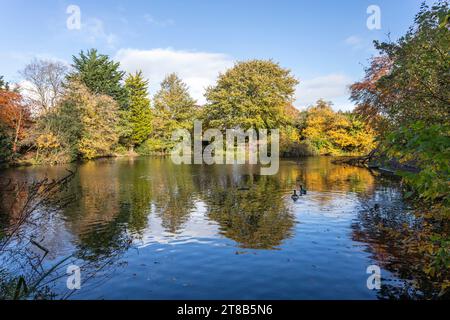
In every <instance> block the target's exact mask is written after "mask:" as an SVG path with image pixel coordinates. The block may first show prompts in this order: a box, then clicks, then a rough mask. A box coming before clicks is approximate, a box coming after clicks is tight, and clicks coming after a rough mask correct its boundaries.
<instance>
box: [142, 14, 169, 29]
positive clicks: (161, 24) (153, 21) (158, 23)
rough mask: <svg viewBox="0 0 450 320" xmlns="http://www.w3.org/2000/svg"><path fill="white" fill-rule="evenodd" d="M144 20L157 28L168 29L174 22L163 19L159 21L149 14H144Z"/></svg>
mask: <svg viewBox="0 0 450 320" xmlns="http://www.w3.org/2000/svg"><path fill="white" fill-rule="evenodd" d="M144 20H145V21H146V22H147V23H149V24H152V25H155V26H158V27H169V26H172V25H174V24H175V21H174V20H173V19H164V20H159V19H156V18H154V17H153V16H152V15H151V14H148V13H146V14H145V15H144Z"/></svg>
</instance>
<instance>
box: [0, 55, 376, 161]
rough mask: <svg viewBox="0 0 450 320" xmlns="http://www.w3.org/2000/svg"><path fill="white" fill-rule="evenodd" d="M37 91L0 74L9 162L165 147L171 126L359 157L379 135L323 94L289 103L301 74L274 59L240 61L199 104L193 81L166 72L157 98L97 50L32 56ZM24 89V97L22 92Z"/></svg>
mask: <svg viewBox="0 0 450 320" xmlns="http://www.w3.org/2000/svg"><path fill="white" fill-rule="evenodd" d="M22 75H23V76H24V78H25V80H27V81H28V82H29V83H30V84H31V89H29V88H27V90H26V91H25V90H22V91H24V92H23V93H26V94H21V88H19V87H17V86H15V90H12V89H11V87H12V86H9V85H8V84H7V83H5V82H4V81H3V80H2V84H1V85H2V87H1V90H0V97H1V99H2V100H1V105H2V112H1V114H0V115H1V117H0V121H1V130H2V131H1V135H0V143H1V148H2V150H4V152H2V161H3V162H6V161H27V162H31V163H63V162H69V161H73V160H77V159H94V158H98V157H105V156H113V155H120V154H130V153H136V152H137V153H138V154H166V153H168V152H169V151H170V149H171V148H172V146H173V143H172V141H171V135H172V132H173V131H174V130H175V129H178V128H183V129H188V130H192V129H193V124H194V120H202V121H204V123H205V128H207V127H209V128H219V129H223V130H225V129H227V128H242V129H249V128H256V129H260V128H266V129H280V130H281V137H282V141H281V146H282V149H281V151H282V152H283V153H284V155H286V156H298V155H315V154H333V155H339V154H360V153H364V152H367V151H369V150H370V148H371V147H373V140H374V135H373V132H372V130H371V129H370V127H369V126H367V125H365V124H364V123H363V122H362V121H360V120H359V119H358V117H357V116H356V115H355V114H352V113H341V112H339V113H336V112H334V111H333V110H332V108H331V105H330V104H329V103H326V102H324V101H319V102H318V103H317V106H312V107H310V108H309V109H308V110H306V111H304V112H299V111H298V110H297V109H295V108H294V107H293V106H292V102H293V96H294V92H295V86H296V85H297V84H298V81H297V80H296V79H295V78H294V77H293V76H292V75H291V73H290V71H289V70H286V69H284V68H282V67H280V66H279V65H278V64H277V63H274V62H273V61H264V60H252V61H245V62H239V63H236V65H235V66H234V67H233V68H231V69H230V70H228V71H226V72H225V73H224V74H221V75H219V77H218V81H217V84H216V85H215V86H212V87H210V88H207V90H206V93H205V96H206V98H207V104H206V105H204V106H199V105H197V102H196V101H195V100H194V99H193V98H192V97H191V96H190V95H189V91H188V87H187V85H186V84H185V83H184V82H183V81H182V80H181V79H180V78H179V77H178V76H177V75H176V74H169V75H168V76H167V77H166V78H165V79H164V80H163V81H162V83H161V86H160V89H159V90H158V91H157V93H156V94H155V95H154V97H153V99H151V98H149V95H148V90H149V88H148V81H147V80H146V79H144V77H143V75H142V72H140V71H138V72H136V73H135V74H129V75H126V74H125V73H124V72H123V71H120V65H119V63H117V62H114V61H112V60H111V59H110V58H109V57H108V56H106V55H102V54H99V53H98V52H97V51H96V50H95V49H92V50H89V51H87V52H83V51H82V52H81V53H80V54H79V55H78V56H74V57H73V64H72V66H71V69H70V70H68V69H67V68H66V67H65V66H64V65H63V64H61V63H59V62H55V61H40V60H34V61H32V62H31V63H30V64H29V65H27V66H26V67H25V69H24V70H23V71H22ZM25 96H26V98H25Z"/></svg>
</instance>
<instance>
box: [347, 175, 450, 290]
mask: <svg viewBox="0 0 450 320" xmlns="http://www.w3.org/2000/svg"><path fill="white" fill-rule="evenodd" d="M387 183H389V184H390V186H385V187H384V188H382V189H378V191H377V192H375V194H373V195H371V196H370V199H367V198H365V199H362V206H363V209H362V210H361V211H360V212H359V213H358V215H357V219H355V222H354V223H353V225H352V228H353V235H352V237H353V239H354V240H355V241H360V242H364V243H366V244H367V245H368V251H369V252H370V253H371V254H372V258H373V259H374V260H376V261H377V264H378V265H379V266H380V267H382V268H383V269H385V270H388V271H389V272H392V273H393V274H395V275H396V277H398V279H399V280H396V281H392V280H391V281H388V280H387V279H382V287H381V290H380V291H379V292H378V296H379V298H380V299H446V298H447V299H448V298H449V292H448V288H449V284H450V283H449V281H450V274H449V267H448V261H447V262H444V264H443V265H436V263H437V260H436V256H435V255H436V252H439V250H441V249H443V248H442V247H441V246H440V243H439V242H436V241H433V240H432V239H433V238H443V239H448V235H449V225H448V223H446V222H445V223H441V222H444V221H445V220H443V221H441V222H439V221H434V220H431V219H430V217H429V216H427V215H426V214H425V212H423V211H422V212H420V213H419V212H414V210H413V209H410V208H407V207H406V205H405V202H404V201H403V200H402V198H401V196H400V194H401V192H400V191H399V189H398V188H395V184H394V185H392V181H388V182H387ZM447 241H448V240H447Z"/></svg>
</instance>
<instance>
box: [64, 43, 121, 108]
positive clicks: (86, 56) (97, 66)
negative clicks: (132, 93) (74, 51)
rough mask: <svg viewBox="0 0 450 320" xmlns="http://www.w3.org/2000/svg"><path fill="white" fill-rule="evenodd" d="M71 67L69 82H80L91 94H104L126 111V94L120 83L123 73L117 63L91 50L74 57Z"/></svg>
mask: <svg viewBox="0 0 450 320" xmlns="http://www.w3.org/2000/svg"><path fill="white" fill-rule="evenodd" d="M72 67H73V68H74V71H73V72H71V73H70V74H69V75H68V79H69V80H78V81H81V83H83V84H84V85H85V86H86V87H87V88H88V89H89V90H90V91H91V92H92V93H94V94H106V95H108V96H110V97H112V98H113V99H114V100H116V101H117V103H118V104H119V106H120V108H121V109H127V107H128V93H127V90H126V88H125V87H124V86H123V85H122V83H121V82H122V80H123V78H124V76H125V72H123V71H120V70H119V67H120V64H119V63H118V62H114V61H112V60H110V58H109V57H108V56H107V55H104V54H99V53H98V52H97V50H96V49H91V50H88V51H87V52H86V53H84V52H83V51H81V52H80V54H79V56H78V57H77V56H74V57H73V64H72Z"/></svg>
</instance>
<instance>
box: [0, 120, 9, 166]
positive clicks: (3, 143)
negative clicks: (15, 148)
mask: <svg viewBox="0 0 450 320" xmlns="http://www.w3.org/2000/svg"><path fill="white" fill-rule="evenodd" d="M11 150H12V141H11V138H10V136H9V135H8V134H7V132H6V130H5V128H4V127H3V125H2V124H1V123H0V164H2V163H6V162H8V161H9V160H10V159H11V156H12V152H11Z"/></svg>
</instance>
